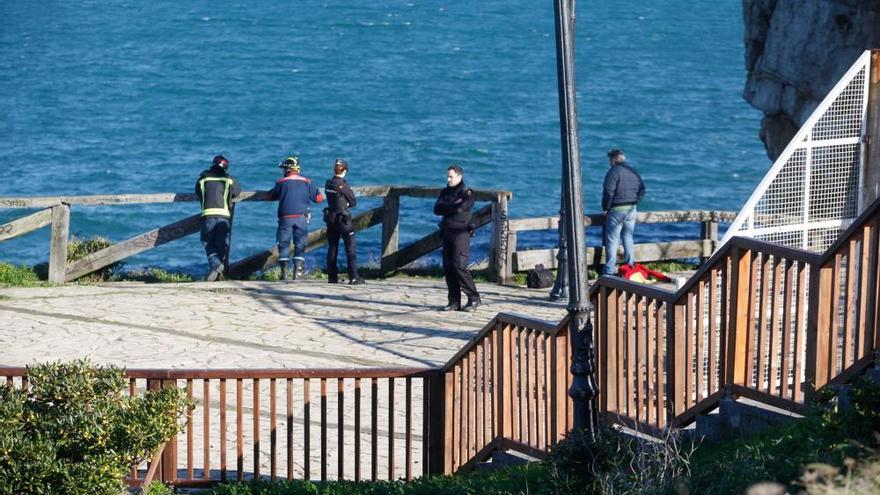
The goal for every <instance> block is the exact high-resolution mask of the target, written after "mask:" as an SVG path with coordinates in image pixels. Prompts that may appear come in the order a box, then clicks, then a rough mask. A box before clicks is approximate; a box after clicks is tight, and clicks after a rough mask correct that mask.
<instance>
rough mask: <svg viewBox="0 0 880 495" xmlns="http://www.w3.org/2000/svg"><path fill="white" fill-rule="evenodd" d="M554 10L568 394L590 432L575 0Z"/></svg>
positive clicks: (593, 391)
mask: <svg viewBox="0 0 880 495" xmlns="http://www.w3.org/2000/svg"><path fill="white" fill-rule="evenodd" d="M555 12H556V72H557V80H558V88H559V124H560V126H559V127H560V135H561V138H562V139H561V144H562V210H563V212H564V215H563V216H564V221H561V222H560V225H559V228H560V231H562V233H563V235H564V241H565V252H566V261H567V263H566V266H565V268H566V272H567V275H568V313H569V316H570V322H571V323H570V327H569V332H568V333H569V336H570V339H571V354H572V356H571V372H572V374H573V375H574V379H573V380H572V384H571V388H570V389H569V391H568V393H569V395H570V396H571V398H572V399H573V400H574V426H575V428H587V429H588V430H589V431H590V432H591V433H592V432H595V428H596V424H597V415H596V407H595V399H596V395H597V393H598V386H597V384H596V379H595V375H594V367H593V355H594V353H593V325H592V312H593V307H592V305H591V304H590V300H589V297H588V281H587V256H586V255H587V252H586V243H585V239H584V207H583V193H582V184H581V167H580V163H581V160H580V146H579V140H578V139H579V138H578V121H577V95H576V93H575V84H574V0H555ZM560 237H562V236H560ZM560 249H561V247H560Z"/></svg>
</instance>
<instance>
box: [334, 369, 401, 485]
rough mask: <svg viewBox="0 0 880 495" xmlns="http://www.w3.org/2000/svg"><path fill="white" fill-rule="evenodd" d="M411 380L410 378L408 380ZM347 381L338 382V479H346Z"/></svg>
mask: <svg viewBox="0 0 880 495" xmlns="http://www.w3.org/2000/svg"><path fill="white" fill-rule="evenodd" d="M407 380H409V378H407ZM344 413H345V381H344V380H343V379H342V378H338V379H337V380H336V459H337V463H336V479H338V480H343V479H345V414H344Z"/></svg>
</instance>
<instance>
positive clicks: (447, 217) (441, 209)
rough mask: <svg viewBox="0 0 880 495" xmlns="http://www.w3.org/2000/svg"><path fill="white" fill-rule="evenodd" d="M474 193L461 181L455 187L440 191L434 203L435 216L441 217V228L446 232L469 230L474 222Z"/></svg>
mask: <svg viewBox="0 0 880 495" xmlns="http://www.w3.org/2000/svg"><path fill="white" fill-rule="evenodd" d="M473 208H474V192H473V191H472V190H471V189H470V188H469V187H465V185H464V181H461V182H460V183H459V184H458V185H457V186H455V187H446V188H444V189H443V190H442V191H440V197H438V198H437V202H436V203H434V214H435V215H441V216H443V218H442V219H441V220H440V228H441V229H446V230H469V226H470V225H471V222H472V221H473V215H472V213H471V210H473Z"/></svg>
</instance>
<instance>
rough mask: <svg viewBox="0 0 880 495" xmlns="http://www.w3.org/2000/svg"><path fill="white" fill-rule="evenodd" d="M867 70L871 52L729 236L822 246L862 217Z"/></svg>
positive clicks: (759, 189) (825, 104) (762, 187)
mask: <svg viewBox="0 0 880 495" xmlns="http://www.w3.org/2000/svg"><path fill="white" fill-rule="evenodd" d="M869 76H870V52H869V51H866V52H865V53H864V54H863V55H862V56H861V57H859V59H858V60H857V61H856V63H855V64H854V65H853V66H852V67H851V68H850V69H849V71H847V73H846V74H845V75H844V76H843V78H841V80H840V81H839V82H838V83H837V85H836V86H835V87H834V89H832V90H831V92H830V93H829V94H828V96H826V97H825V100H823V101H822V103H821V104H820V105H819V107H818V108H817V109H816V111H815V112H813V115H811V116H810V118H809V119H808V120H807V122H806V124H804V126H803V127H802V128H801V130H800V131H799V132H798V133H797V135H795V137H794V139H792V140H791V142H790V143H789V145H788V147H787V148H786V149H785V151H784V152H783V153H782V155H781V156H780V157H779V159H778V160H776V162H775V163H774V164H773V167H771V169H770V171H769V172H768V173H767V175H766V176H764V179H763V180H762V181H761V184H760V185H758V187H757V189H755V192H754V193H752V196H751V197H750V198H749V200H748V202H747V203H746V205H745V207H744V208H743V209H742V210H741V211H740V212H739V215H737V217H736V219H735V220H734V222H733V224H732V225H731V226H730V229H728V231H727V234H726V235H725V238H724V240H725V241H726V240H727V239H728V238H730V237H732V236H744V237H754V238H757V239H761V240H765V241H768V242H773V243H776V244H782V245H785V246H790V247H796V248H802V249H808V250H811V251H817V252H821V251H824V250H825V249H826V248H827V247H828V246H830V245H831V244H832V243H834V241H835V240H836V239H837V236H838V235H839V234H840V232H841V231H842V230H843V229H845V228H846V227H847V226H848V225H849V224H850V223H851V222H852V220H853V219H854V218H855V217H856V216H858V214H859V212H860V211H861V209H862V205H861V197H862V168H863V158H864V157H863V147H862V141H863V136H864V133H865V128H866V126H865V123H866V118H867V105H868V85H867V83H866V82H867V81H868V80H869ZM721 244H723V242H722V243H721ZM721 244H719V245H721Z"/></svg>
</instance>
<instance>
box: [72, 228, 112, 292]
mask: <svg viewBox="0 0 880 495" xmlns="http://www.w3.org/2000/svg"><path fill="white" fill-rule="evenodd" d="M112 245H113V243H112V242H111V241H110V240H109V239H106V238H104V237H99V236H95V237H91V238H89V239H78V238H76V237H75V236H71V238H70V240H69V241H67V262H68V263H72V262H74V261H77V260H80V259H82V258H85V257H86V256H88V255H90V254H92V253H97V252H98V251H100V250H102V249H106V248H108V247H110V246H112ZM123 264H124V263H123V262H121V261H118V262H116V263H113V264H111V265H108V266H105V267H104V268H101V269H100V270H98V271H96V272H93V273H90V274H88V275H85V276H83V277H80V278H78V279H77V281H79V282H92V283H93V282H104V281H107V280H109V279H111V278H112V277H113V276H114V275H115V274H116V273H117V272H119V271H120V270H121V269H122V266H123Z"/></svg>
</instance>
